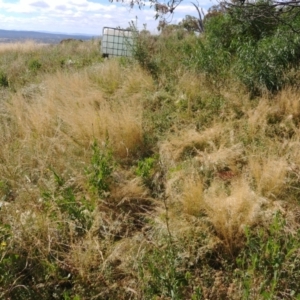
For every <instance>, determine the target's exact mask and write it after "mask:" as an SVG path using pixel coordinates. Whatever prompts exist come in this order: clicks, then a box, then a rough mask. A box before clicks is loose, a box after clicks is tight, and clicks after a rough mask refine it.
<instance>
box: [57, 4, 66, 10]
mask: <svg viewBox="0 0 300 300" xmlns="http://www.w3.org/2000/svg"><path fill="white" fill-rule="evenodd" d="M55 9H57V10H67V7H66V6H65V5H56V6H55Z"/></svg>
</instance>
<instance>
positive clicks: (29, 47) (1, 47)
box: [0, 40, 47, 54]
mask: <svg viewBox="0 0 300 300" xmlns="http://www.w3.org/2000/svg"><path fill="white" fill-rule="evenodd" d="M45 46H47V44H38V43H36V42H35V41H31V40H28V41H25V42H15V43H0V53H1V54H3V53H6V52H11V51H13V52H18V53H30V52H33V51H36V50H38V49H41V48H43V47H45Z"/></svg>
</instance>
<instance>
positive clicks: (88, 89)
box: [9, 72, 143, 158]
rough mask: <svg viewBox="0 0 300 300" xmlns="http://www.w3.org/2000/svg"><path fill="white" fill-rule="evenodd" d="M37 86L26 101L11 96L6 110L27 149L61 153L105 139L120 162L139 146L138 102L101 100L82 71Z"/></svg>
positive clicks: (46, 80)
mask: <svg viewBox="0 0 300 300" xmlns="http://www.w3.org/2000/svg"><path fill="white" fill-rule="evenodd" d="M43 87H44V92H43V93H42V95H40V96H38V95H37V97H36V98H35V99H34V100H32V101H26V99H24V97H23V96H22V95H21V94H18V95H16V96H14V97H13V99H12V101H11V105H10V108H9V110H10V114H11V115H12V116H14V121H15V126H16V127H17V133H16V134H17V135H18V136H20V137H21V138H22V139H23V140H27V143H28V144H31V143H32V142H34V141H37V142H39V147H42V149H44V150H45V151H46V152H47V151H49V150H50V149H51V148H54V149H56V151H60V152H62V153H64V152H65V151H66V150H67V148H69V147H70V145H71V144H72V145H73V146H74V147H75V148H76V147H78V146H83V147H84V148H85V149H87V148H88V147H89V145H90V143H91V141H92V140H93V139H98V140H100V141H102V142H103V143H104V142H105V141H106V139H107V138H109V140H110V143H111V145H112V146H113V148H114V152H115V153H116V155H118V156H119V157H121V158H125V157H127V156H130V155H132V153H134V151H135V150H136V149H137V147H142V134H143V132H142V124H141V121H142V120H141V114H142V107H141V104H140V103H139V99H136V98H134V97H133V98H131V99H124V100H114V101H109V100H106V99H105V98H104V96H103V92H102V91H100V90H99V89H98V88H97V87H96V86H95V85H94V84H93V82H92V81H91V80H90V79H89V76H88V75H87V74H86V73H85V72H83V73H75V74H73V75H67V74H64V73H57V74H56V75H55V76H50V77H48V78H46V79H45V81H44V83H43ZM37 138H38V139H37ZM42 140H44V141H42ZM45 140H46V141H45ZM42 149H41V150H42ZM54 151H55V150H54ZM43 153H44V152H43ZM51 155H52V154H51Z"/></svg>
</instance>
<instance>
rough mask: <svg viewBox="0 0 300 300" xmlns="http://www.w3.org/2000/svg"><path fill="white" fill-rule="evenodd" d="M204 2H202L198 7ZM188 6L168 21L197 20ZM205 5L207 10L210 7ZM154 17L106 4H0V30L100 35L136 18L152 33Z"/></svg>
mask: <svg viewBox="0 0 300 300" xmlns="http://www.w3.org/2000/svg"><path fill="white" fill-rule="evenodd" d="M208 1H209V0H203V3H201V5H202V4H203V5H204V4H206V3H208ZM213 1H215V0H213ZM188 3H189V2H184V3H182V4H181V5H179V6H178V7H177V9H176V11H175V15H174V17H173V19H172V18H171V20H172V22H173V23H174V22H178V20H181V19H182V18H183V17H185V15H188V14H189V15H195V16H197V12H196V9H195V8H194V7H193V6H192V5H191V4H188ZM209 3H210V6H211V5H213V4H214V3H213V2H209ZM148 4H149V3H148ZM154 15H155V12H154V10H153V8H149V6H148V5H146V6H145V7H144V8H143V9H141V10H140V9H138V8H137V7H135V8H132V9H130V7H129V5H128V4H124V3H123V4H122V3H116V2H113V3H110V2H109V0H92V1H88V0H65V1H62V0H19V1H18V2H16V1H15V0H14V1H13V2H12V0H10V2H8V1H7V0H6V1H5V2H4V0H0V28H1V29H16V30H41V31H53V32H63V33H87V34H94V35H100V34H101V33H102V28H103V27H105V26H108V27H117V26H121V27H123V28H124V27H125V28H126V27H128V26H129V23H130V21H131V20H132V19H134V20H136V16H137V25H138V27H139V28H142V27H143V24H147V28H148V29H149V30H150V31H152V32H153V31H156V28H157V23H158V21H156V20H155V18H154Z"/></svg>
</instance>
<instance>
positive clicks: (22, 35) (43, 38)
mask: <svg viewBox="0 0 300 300" xmlns="http://www.w3.org/2000/svg"><path fill="white" fill-rule="evenodd" d="M95 37H96V38H99V36H91V35H81V34H78V35H73V34H61V33H47V32H37V31H17V30H3V29H0V43H10V42H17V41H25V40H34V41H36V42H38V43H51V44H56V43H59V42H60V41H61V40H63V39H80V40H90V39H92V38H95Z"/></svg>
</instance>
